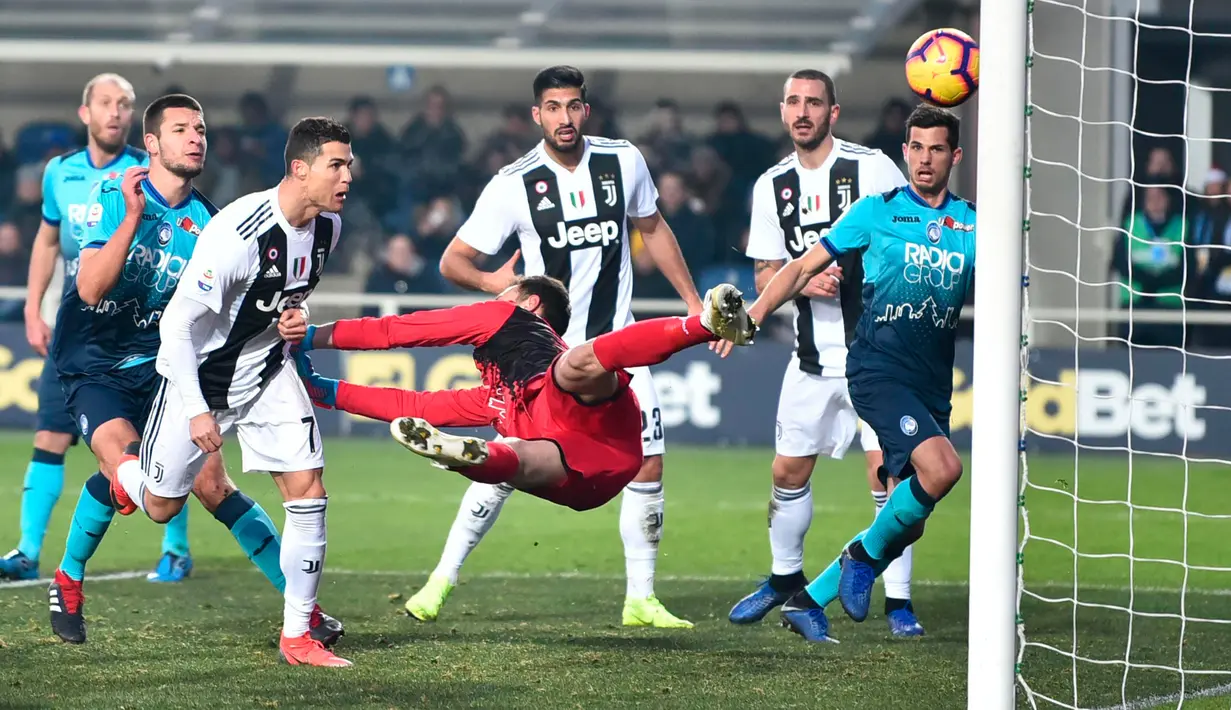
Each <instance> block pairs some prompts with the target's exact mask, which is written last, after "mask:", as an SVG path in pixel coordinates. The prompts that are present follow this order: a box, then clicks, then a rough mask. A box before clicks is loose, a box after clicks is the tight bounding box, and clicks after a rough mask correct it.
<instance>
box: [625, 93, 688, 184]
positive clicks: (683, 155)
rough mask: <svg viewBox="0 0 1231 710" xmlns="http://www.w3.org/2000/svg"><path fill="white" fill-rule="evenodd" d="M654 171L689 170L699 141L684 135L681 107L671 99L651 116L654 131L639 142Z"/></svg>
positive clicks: (650, 131) (656, 107)
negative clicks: (694, 149)
mask: <svg viewBox="0 0 1231 710" xmlns="http://www.w3.org/2000/svg"><path fill="white" fill-rule="evenodd" d="M637 145H638V147H640V148H641V152H642V153H643V154H644V155H645V159H646V163H647V164H648V165H649V166H650V172H652V173H653V174H655V175H657V174H658V173H661V172H666V171H671V172H682V171H685V170H688V168H689V163H690V162H691V161H692V151H693V148H694V146H695V145H696V141H695V140H693V138H692V137H691V136H689V135H688V134H687V133H685V132H684V119H683V118H681V117H680V107H679V105H678V104H676V103H675V101H673V100H671V99H659V100H658V101H657V103H655V104H654V113H653V114H652V115H651V116H650V128H649V130H647V131H646V133H645V134H644V135H642V136H641V139H640V140H638V141H637Z"/></svg>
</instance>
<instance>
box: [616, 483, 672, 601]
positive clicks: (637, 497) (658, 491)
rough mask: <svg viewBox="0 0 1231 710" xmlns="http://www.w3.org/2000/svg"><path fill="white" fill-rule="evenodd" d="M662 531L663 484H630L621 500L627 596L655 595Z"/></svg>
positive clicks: (642, 596) (621, 536) (633, 597)
mask: <svg viewBox="0 0 1231 710" xmlns="http://www.w3.org/2000/svg"><path fill="white" fill-rule="evenodd" d="M662 530H663V484H662V482H661V481H659V482H656V483H630V484H628V485H627V486H626V487H625V488H624V495H623V496H622V499H621V501H620V538H621V539H623V540H624V573H625V574H626V575H627V577H628V586H627V587H626V589H625V596H626V597H627V598H629V599H645V598H647V597H650V596H653V594H654V567H655V565H656V564H657V562H658V541H659V540H660V539H661V538H662Z"/></svg>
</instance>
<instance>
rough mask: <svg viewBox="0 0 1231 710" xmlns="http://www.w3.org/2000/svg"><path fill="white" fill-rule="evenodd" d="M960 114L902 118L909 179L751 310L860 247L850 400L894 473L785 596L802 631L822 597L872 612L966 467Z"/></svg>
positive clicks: (865, 205) (819, 626)
mask: <svg viewBox="0 0 1231 710" xmlns="http://www.w3.org/2000/svg"><path fill="white" fill-rule="evenodd" d="M959 128H960V124H959V122H958V119H957V117H956V116H954V115H953V114H952V113H950V112H948V111H945V110H944V109H940V108H935V107H932V106H920V107H919V108H916V109H915V111H914V112H913V113H911V115H910V117H909V118H908V119H907V122H906V143H905V144H904V145H903V153H904V156H905V158H906V162H907V165H908V167H909V169H910V184H909V185H908V186H907V187H902V188H897V189H895V190H892V191H890V192H886V193H884V194H883V195H870V196H868V197H864V198H863V199H861V200H859V201H858V202H856V203H855V204H854V205H852V206H851V208H850V209H849V210H848V211H847V212H846V214H845V215H844V216H843V217H842V218H841V219H839V220H838V222H837V223H836V224H834V226H833V228H832V229H830V231H829V233H828V234H827V235H825V236H824V237H823V238H822V239H821V241H820V242H819V243H818V244H817V245H816V246H815V247H813V248H812V249H811V250H810V251H809V252H807V253H806V254H805V255H804V256H803V257H802V258H800V259H797V260H795V261H792V262H791V263H790V264H788V265H787V266H786V267H784V268H783V269H782V270H781V271H779V272H778V273H777V275H775V276H774V278H773V280H772V281H770V283H769V285H768V286H766V288H765V291H764V292H763V293H762V294H761V297H760V298H759V299H758V300H757V302H756V303H755V304H753V306H752V307H751V308H749V309H748V313H749V315H750V316H751V317H752V318H754V319H756V320H757V321H758V322H764V319H765V317H766V316H768V315H769V314H771V313H773V312H774V311H775V310H777V309H778V308H779V307H780V306H781V305H782V304H784V303H786V302H787V301H789V300H790V299H791V298H793V297H794V296H795V295H796V294H797V293H799V291H800V290H801V289H802V288H803V287H804V286H805V285H806V284H807V283H808V280H809V279H810V278H812V276H814V275H815V274H819V273H821V271H823V270H824V269H825V268H826V266H828V265H829V263H830V262H831V261H833V260H834V259H836V258H837V257H838V256H840V255H842V254H844V253H847V252H851V251H858V252H862V254H863V266H864V282H863V300H864V310H863V315H862V317H861V318H860V320H859V324H858V326H857V327H856V333H855V340H854V342H853V343H852V344H851V347H850V351H849V354H848V356H847V365H846V376H847V379H848V383H849V387H850V394H851V401H852V403H854V405H855V411H856V412H857V413H858V414H859V416H860V418H862V419H863V420H864V421H865V422H867V423H868V424H869V425H871V426H872V429H873V430H874V431H875V432H876V434H877V436H878V437H879V438H880V442H881V447H882V449H883V450H884V464H883V467H882V469H881V471H880V476H881V478H882V480H885V479H890V480H896V481H897V482H898V483H899V485H897V486H895V487H893V489H892V492H891V493H890V496H889V501H888V502H887V503H886V504H885V506H884V507H883V508H882V509H881V511H880V513H879V514H878V515H877V516H876V519H875V520H874V521H873V522H872V526H871V527H870V528H868V529H867V530H864V531H863V532H861V533H859V534H858V535H856V536H855V538H854V539H853V540H851V541H850V542H849V543H847V545H846V547H845V548H844V549H843V550H842V553H841V554H840V555H839V557H838V559H836V560H834V562H833V563H832V564H831V565H830V566H829V567H828V568H827V569H826V570H825V571H824V572H823V573H821V575H820V576H819V577H817V578H816V579H815V580H813V582H812V583H811V584H809V585H808V586H807V587H806V588H805V589H804V590H802V591H800V592H799V593H797V594H796V595H795V596H793V597H792V598H791V599H790V600H789V601H788V602H787V603H786V604H785V605H783V607H782V623H783V625H784V626H786V627H787V628H788V629H791V630H792V631H794V632H796V633H798V634H800V635H801V636H803V637H804V638H805V639H807V640H808V641H829V640H832V639H830V637H829V620H828V619H827V618H826V616H825V611H824V609H825V606H826V605H827V604H829V602H831V601H833V600H834V598H838V599H839V600H840V601H841V603H842V608H843V609H844V610H845V611H846V613H847V615H848V616H850V617H851V618H852V619H854V620H855V621H863V620H864V619H865V618H867V615H868V606H869V603H870V601H871V597H872V585H873V583H874V582H875V581H876V577H877V576H878V575H879V574H880V573H881V572H883V571H884V570H885V568H886V567H887V566H889V563H890V562H892V561H893V560H894V559H895V558H897V556H898V555H900V554H901V553H902V550H904V549H905V548H906V546H908V545H910V544H911V543H913V542H914V541H915V540H917V539H919V537H920V536H922V535H923V526H924V522H925V521H926V520H927V518H928V516H929V515H931V513H932V509H933V508H934V507H935V506H936V503H937V501H939V500H940V499H941V498H943V497H944V496H945V495H946V494H947V493H948V492H949V491H950V489H952V488H953V486H954V485H955V484H956V483H957V482H958V479H960V478H961V476H962V462H961V459H959V458H958V455H957V451H955V450H954V448H953V444H952V443H951V442H950V441H949V412H950V410H951V408H952V406H951V400H952V395H953V352H954V343H955V341H956V339H957V331H956V328H957V323H958V316H959V315H960V314H961V311H962V304H963V303H964V302H965V300H966V293H967V290H968V289H969V288H970V284H971V283H972V280H973V277H974V266H975V207H974V205H973V204H971V203H970V202H967V201H966V200H963V199H962V198H960V197H957V196H956V195H954V194H952V193H950V192H949V175H950V172H951V171H952V169H953V167H954V166H955V165H957V164H958V163H959V162H960V161H961V159H962V149H961V148H959V147H958V137H959V135H958V134H959Z"/></svg>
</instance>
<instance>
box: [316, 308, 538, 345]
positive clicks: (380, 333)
mask: <svg viewBox="0 0 1231 710" xmlns="http://www.w3.org/2000/svg"><path fill="white" fill-rule="evenodd" d="M515 308H517V306H514V305H513V304H512V303H509V302H507V301H482V302H480V303H472V304H469V305H465V306H454V307H453V308H442V309H439V310H432V311H415V312H414V313H407V314H406V315H402V316H385V317H384V318H353V319H350V320H340V321H338V322H337V323H334V326H333V347H334V348H335V349H337V350H388V349H390V348H414V347H442V346H445V345H473V346H475V347H478V346H480V345H483V344H484V343H486V342H487V341H488V340H489V339H490V338H491V337H492V335H494V334H495V333H496V331H498V330H500V328H502V327H503V326H504V324H505V323H507V322H508V320H509V316H511V315H513V310H514V309H515Z"/></svg>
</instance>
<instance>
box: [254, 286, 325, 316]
mask: <svg viewBox="0 0 1231 710" xmlns="http://www.w3.org/2000/svg"><path fill="white" fill-rule="evenodd" d="M312 291H313V289H310V288H309V289H306V290H303V291H296V292H295V293H288V294H287V295H285V296H283V295H282V292H281V291H278V292H277V293H275V294H274V295H272V296H270V297H269V300H268V301H262V300H260V299H258V300H257V302H256V307H257V310H261V311H264V312H266V313H281V312H282V311H285V310H286V309H288V308H294V307H295V306H298V305H299V304H301V303H303V302H304V300H305V299H307V297H308V296H311V295H312Z"/></svg>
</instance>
